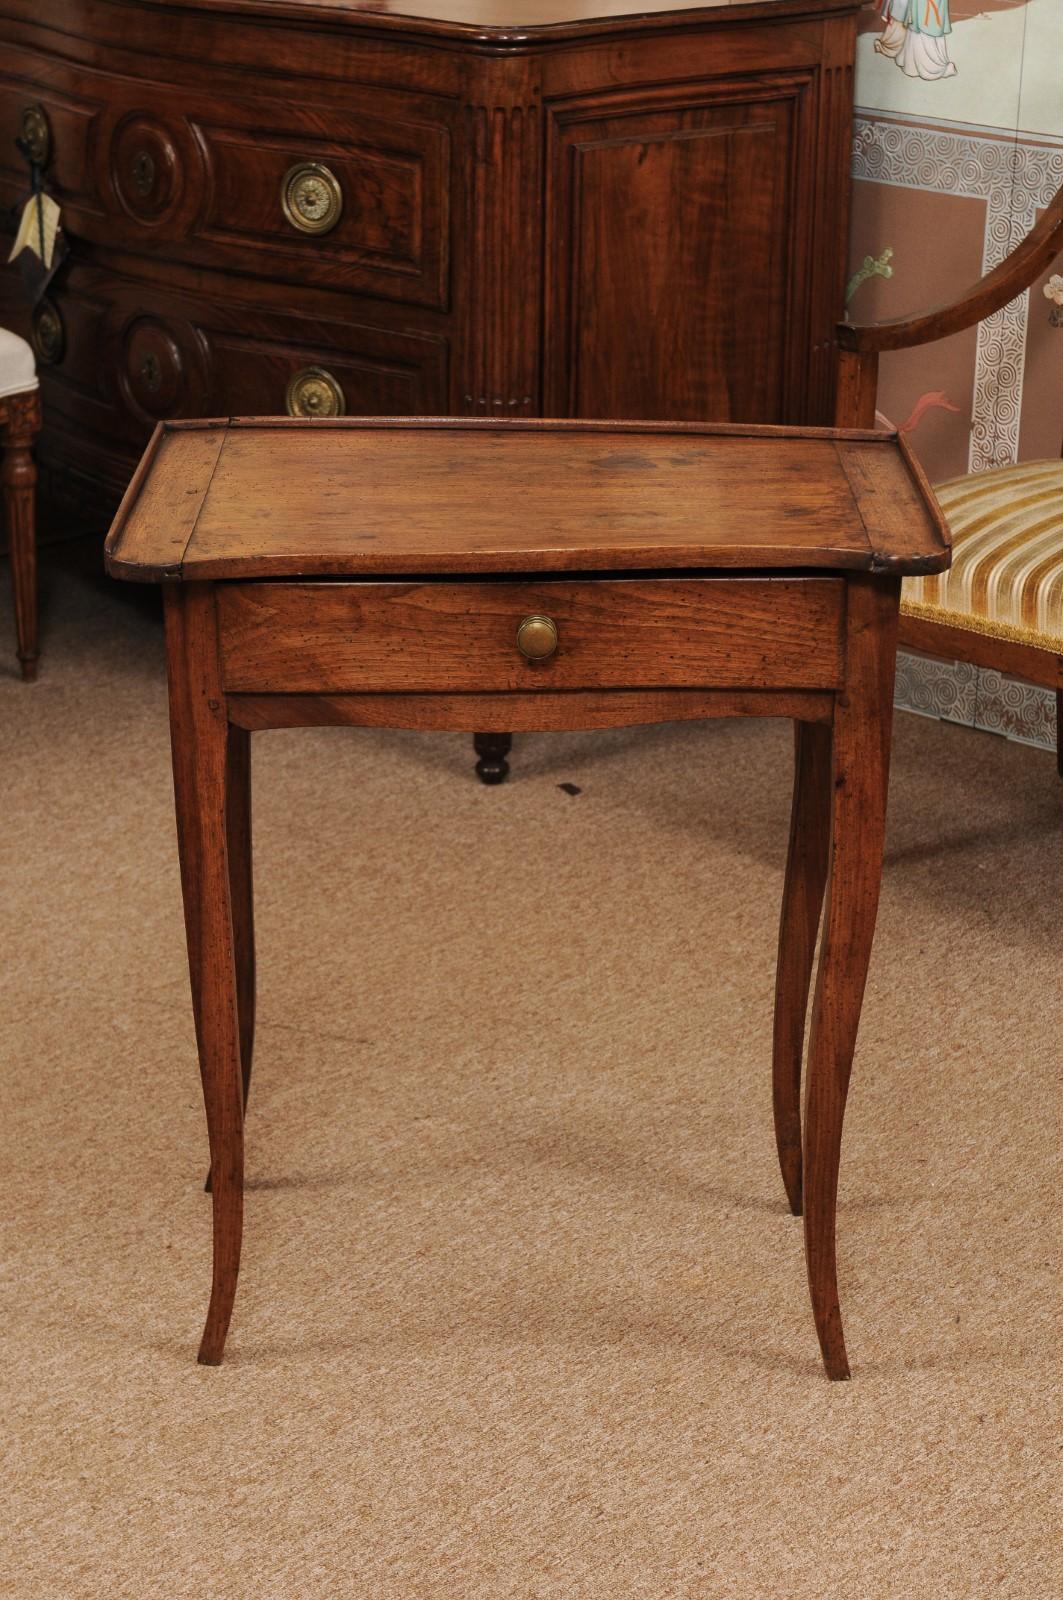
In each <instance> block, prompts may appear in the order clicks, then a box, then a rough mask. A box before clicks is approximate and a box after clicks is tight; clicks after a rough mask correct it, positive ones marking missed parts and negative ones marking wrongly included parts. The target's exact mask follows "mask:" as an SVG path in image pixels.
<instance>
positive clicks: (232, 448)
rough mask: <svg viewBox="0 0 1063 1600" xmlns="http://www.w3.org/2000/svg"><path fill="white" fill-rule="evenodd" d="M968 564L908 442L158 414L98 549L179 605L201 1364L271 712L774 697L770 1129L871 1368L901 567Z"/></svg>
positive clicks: (812, 1264) (448, 718) (815, 1249)
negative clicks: (205, 1188)
mask: <svg viewBox="0 0 1063 1600" xmlns="http://www.w3.org/2000/svg"><path fill="white" fill-rule="evenodd" d="M948 560H949V551H948V544H947V536H946V533H945V530H944V527H943V524H942V522H941V519H940V516H939V514H938V511H937V507H936V504H935V502H934V500H933V496H932V495H931V493H930V491H929V490H928V488H927V486H926V484H925V482H924V480H923V479H922V476H921V474H920V472H919V469H918V468H917V466H916V465H915V463H914V462H913V460H912V458H911V456H910V455H909V453H908V451H907V449H906V447H905V445H904V443H903V441H902V440H900V439H898V438H897V437H896V436H895V435H892V434H884V433H871V432H841V431H838V430H830V429H804V430H800V429H783V428H741V427H736V426H730V427H729V426H718V427H711V426H708V425H702V424H685V425H684V424H674V423H669V424H665V423H579V422H536V421H531V420H524V421H512V422H502V423H499V422H491V421H487V422H478V421H460V420H447V419H411V420H395V419H388V420H377V421H374V420H367V419H357V420H355V419H350V420H346V421H344V420H338V421H300V420H287V419H265V420H257V421H255V420H239V419H237V420H234V421H228V422H226V421H220V422H202V423H192V422H187V423H171V424H166V425H163V426H162V427H160V428H159V429H158V430H157V431H156V433H155V435H154V438H153V440H152V443H151V445H150V446H149V449H148V452H147V454H146V455H145V457H144V460H143V462H142V463H141V466H140V468H139V470H138V472H137V474H136V476H135V478H134V480H133V482H132V484H131V485H130V487H129V490H128V493H127V495H126V497H125V500H124V501H123V504H122V507H121V509H120V511H119V513H118V516H117V519H116V521H115V524H114V527H113V528H112V530H111V533H110V536H109V538H108V542H107V562H108V567H109V570H110V571H111V573H112V574H113V575H114V576H116V577H121V578H129V579H134V580H138V581H142V582H159V583H161V584H162V585H163V587H164V593H165V601H166V635H167V655H168V667H169V680H170V720H171V731H172V739H173V766H174V789H175V794H176V801H177V824H178V843H179V847H180V855H181V871H182V884H183V890H184V903H185V921H186V928H187V934H188V951H189V965H190V971H191V979H192V997H193V1005H194V1009H195V1017H196V1032H197V1038H198V1043H199V1054H200V1066H201V1070H202V1077H203V1089H204V1097H205V1100H206V1108H207V1124H208V1131H209V1137H210V1151H211V1172H212V1189H213V1215H214V1276H213V1288H212V1292H211V1299H210V1308H209V1311H208V1315H207V1322H206V1328H205V1331H204V1334H203V1340H202V1345H201V1347H200V1352H199V1358H200V1360H201V1361H204V1362H207V1363H210V1364H216V1363H217V1362H219V1361H220V1360H221V1356H222V1350H223V1347H224V1343H225V1337H226V1333H227V1330H228V1326H229V1319H230V1315H231V1312H232V1307H233V1300H234V1296H235V1292H236V1279H237V1271H238V1267H239V1260H240V1242H241V1232H242V1210H243V1128H244V1107H245V1102H246V1095H247V1086H248V1080H249V1076H250V1071H251V1054H252V1044H253V1036H254V992H255V978H254V948H253V935H252V924H253V916H252V880H251V827H250V733H251V732H252V731H254V730H259V729H267V728H280V727H310V726H322V725H326V724H329V725H350V726H383V727H398V728H446V729H454V730H466V731H472V730H475V729H479V730H487V731H491V730H499V731H503V730H510V729H516V730H521V731H523V730H532V729H542V730H545V729H561V728H601V727H616V726H620V725H624V724H633V723H645V722H662V721H671V720H678V719H688V718H702V717H719V716H768V717H788V718H790V719H791V720H792V721H793V723H794V727H795V732H796V778H795V786H794V804H793V820H792V827H791V835H790V847H789V855H788V862H787V872H786V885H785V890H784V895H783V909H782V923H781V932H780V940H779V961H778V978H777V987H776V1009H775V1032H774V1068H773V1072H774V1079H773V1081H774V1107H775V1134H776V1140H777V1144H778V1151H779V1159H780V1163H781V1166H782V1175H783V1180H784V1183H785V1186H786V1192H787V1195H788V1197H789V1200H790V1204H791V1207H792V1209H793V1211H794V1212H795V1213H801V1212H802V1211H803V1213H804V1229H805V1246H806V1255H807V1264H808V1278H809V1287H810V1290H811V1296H812V1308H813V1312H814V1316H815V1322H816V1328H817V1331H818V1334H819V1340H820V1346H821V1349H822V1353H823V1360H824V1364H825V1367H826V1370H827V1372H828V1374H829V1375H830V1376H831V1377H832V1378H844V1377H847V1376H848V1374H849V1367H848V1362H847V1359H846V1351H845V1342H844V1338H843V1334H842V1323H841V1315H840V1311H839V1305H838V1289H837V1279H836V1272H835V1202H836V1196H837V1185H838V1162H839V1152H840V1145H841V1133H842V1118H843V1114H844V1108H845V1098H846V1090H847V1087H848V1081H849V1073H850V1068H851V1065H852V1056H853V1047H854V1043H855V1039H856V1031H857V1025H858V1021H859V1016H860V1008H861V1001H862V997H863V990H864V980H865V976H866V972H867V964H868V957H869V954H870V949H871V940H872V934H873V930H874V923H875V914H876V909H877V905H878V894H879V878H880V873H881V866H882V847H883V836H884V829H885V812H886V788H887V781H888V771H889V746H890V723H891V700H892V686H893V672H894V656H895V648H896V634H897V615H898V596H899V588H900V579H901V576H902V574H905V573H928V572H937V571H940V570H942V569H943V568H944V567H946V566H947V565H948ZM824 901H825V905H826V911H825V923H824V930H823V940H822V945H821V952H820V958H819V969H818V975H817V980H816V996H815V1003H814V1006H813V1014H812V1024H811V1032H810V1038H809V1047H808V1064H807V1074H806V1078H807V1082H806V1085H805V1104H804V1111H803V1113H802V1108H801V1078H802V1046H803V1039H804V1025H805V1014H806V1009H807V1002H808V995H809V989H810V983H811V976H812V968H813V957H814V951H815V945H816V934H817V929H818V926H819V922H820V912H821V907H822V905H823V904H824ZM706 959H707V960H708V952H707V953H706Z"/></svg>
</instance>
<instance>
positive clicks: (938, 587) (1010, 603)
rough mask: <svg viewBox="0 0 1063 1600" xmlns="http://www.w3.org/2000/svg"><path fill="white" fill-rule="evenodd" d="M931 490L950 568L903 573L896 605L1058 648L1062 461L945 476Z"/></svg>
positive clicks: (1061, 645)
mask: <svg viewBox="0 0 1063 1600" xmlns="http://www.w3.org/2000/svg"><path fill="white" fill-rule="evenodd" d="M935 492H936V494H937V497H938V499H939V501H940V502H941V507H942V510H943V511H944V513H945V516H946V518H947V519H948V522H949V526H950V527H951V529H952V566H951V568H950V570H949V571H948V572H942V573H939V574H937V575H936V576H934V577H927V578H906V579H905V580H904V587H903V591H902V599H901V610H902V611H903V612H905V613H906V614H907V615H908V616H910V617H917V618H919V619H921V620H924V621H927V622H938V623H946V624H948V625H950V626H951V627H954V628H965V629H967V630H969V631H971V632H974V633H981V634H985V635H987V636H988V637H990V638H996V639H1010V640H1014V641H1015V642H1016V643H1021V644H1028V645H1034V646H1038V647H1040V648H1041V649H1047V650H1054V651H1059V652H1063V461H1028V462H1024V463H1022V464H1021V465H1019V466H1016V467H998V468H996V469H995V470H994V471H992V472H982V473H977V474H974V475H971V476H968V477H963V478H951V479H949V481H948V482H947V483H941V484H938V485H937V488H936V491H935Z"/></svg>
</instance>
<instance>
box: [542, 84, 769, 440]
mask: <svg viewBox="0 0 1063 1600" xmlns="http://www.w3.org/2000/svg"><path fill="white" fill-rule="evenodd" d="M713 93H714V91H713V90H712V89H710V88H706V89H704V90H702V91H701V94H700V97H699V98H697V99H693V100H692V99H690V98H689V97H688V98H687V99H686V100H685V101H684V103H682V104H678V105H668V104H663V103H660V101H659V97H658V103H657V104H656V105H655V106H653V107H652V108H649V109H648V108H646V107H645V105H643V106H641V107H640V106H638V105H629V106H627V107H625V108H620V109H615V110H614V109H612V108H611V106H610V102H609V97H604V96H603V97H601V98H599V99H598V100H597V101H591V102H588V103H586V104H585V105H584V106H583V107H582V108H581V109H580V110H579V111H578V112H573V111H566V112H564V113H561V114H559V115H558V116H557V118H556V119H555V122H554V125H553V129H552V137H551V147H550V156H549V160H550V168H551V184H552V190H551V201H550V208H549V216H548V246H547V263H548V266H547V272H548V286H547V294H548V298H549V303H550V306H551V309H550V310H549V311H548V324H549V326H550V327H551V329H552V332H553V339H552V341H551V343H550V345H549V347H548V352H547V355H548V362H549V366H548V375H547V382H546V391H547V397H548V398H547V410H548V412H555V413H557V414H559V415H565V416H584V417H596V416H602V417H605V416H612V417H630V418H646V417H669V418H676V419H678V420H696V419H699V418H712V419H713V420H719V421H740V422H778V421H780V420H783V418H784V415H785V406H784V400H785V383H786V350H787V343H788V340H789V338H790V337H791V334H790V330H789V329H788V328H787V324H786V314H787V306H788V301H789V285H788V275H789V270H790V257H791V245H790V227H791V216H792V196H791V168H792V163H793V156H794V148H793V146H794V136H795V109H794V107H795V96H796V95H797V94H798V93H799V90H798V89H796V88H795V87H793V86H792V85H791V86H790V87H789V88H781V87H780V88H775V89H773V88H772V87H771V86H770V85H767V86H765V85H763V84H760V85H756V84H755V85H753V86H752V87H751V88H750V87H747V89H746V93H747V95H749V96H750V100H749V101H747V102H746V103H743V102H742V100H741V99H736V98H735V96H734V91H733V90H731V91H729V92H728V93H726V94H725V93H724V92H723V91H722V90H720V91H717V93H718V95H719V98H720V100H721V101H722V102H724V103H721V104H713V103H712V102H713Z"/></svg>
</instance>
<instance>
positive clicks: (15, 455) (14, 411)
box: [0, 328, 41, 679]
mask: <svg viewBox="0 0 1063 1600" xmlns="http://www.w3.org/2000/svg"><path fill="white" fill-rule="evenodd" d="M40 427H41V403H40V396H39V394H38V391H37V366H36V363H35V361H34V359H33V351H32V349H31V348H30V346H29V345H28V344H27V343H26V341H25V339H20V338H19V337H18V335H17V334H15V333H9V332H8V330H7V329H6V328H0V450H2V451H3V458H2V465H0V477H2V482H3V494H4V524H5V527H6V531H7V547H8V551H9V553H10V556H11V587H12V590H13V591H14V597H15V635H16V639H17V641H18V659H19V662H20V664H21V667H22V676H23V678H26V679H30V678H35V677H36V676H37V538H36V518H35V498H36V494H35V491H36V487H37V469H36V467H35V466H34V463H33V441H34V439H35V438H36V437H37V434H38V433H39V432H40Z"/></svg>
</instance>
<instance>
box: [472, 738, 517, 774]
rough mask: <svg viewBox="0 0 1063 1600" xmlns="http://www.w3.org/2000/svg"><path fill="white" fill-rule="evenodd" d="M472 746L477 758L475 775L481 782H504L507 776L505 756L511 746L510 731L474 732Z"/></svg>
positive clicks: (507, 767)
mask: <svg viewBox="0 0 1063 1600" xmlns="http://www.w3.org/2000/svg"><path fill="white" fill-rule="evenodd" d="M472 742H473V746H474V748H475V750H476V754H477V755H478V756H479V758H480V759H479V760H478V761H477V763H476V775H477V777H478V778H479V780H480V782H481V783H505V781H506V778H507V777H508V776H509V762H508V761H507V760H506V757H507V756H508V755H509V752H510V750H511V749H512V747H513V735H512V734H511V733H474V734H473V736H472Z"/></svg>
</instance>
